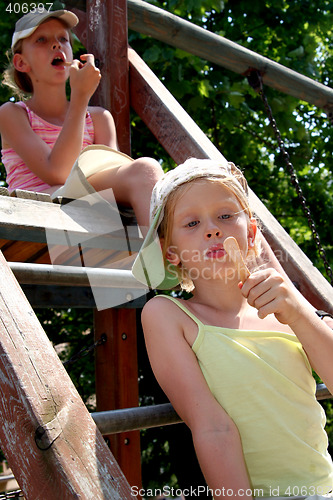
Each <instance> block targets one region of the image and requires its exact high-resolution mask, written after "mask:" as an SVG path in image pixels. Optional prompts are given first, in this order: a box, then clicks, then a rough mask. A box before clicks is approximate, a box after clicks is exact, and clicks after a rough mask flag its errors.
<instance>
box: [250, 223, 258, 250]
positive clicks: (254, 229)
mask: <svg viewBox="0 0 333 500" xmlns="http://www.w3.org/2000/svg"><path fill="white" fill-rule="evenodd" d="M257 229H258V226H257V221H256V219H255V218H254V217H251V219H250V224H249V233H248V242H249V247H254V241H255V238H256V234H257Z"/></svg>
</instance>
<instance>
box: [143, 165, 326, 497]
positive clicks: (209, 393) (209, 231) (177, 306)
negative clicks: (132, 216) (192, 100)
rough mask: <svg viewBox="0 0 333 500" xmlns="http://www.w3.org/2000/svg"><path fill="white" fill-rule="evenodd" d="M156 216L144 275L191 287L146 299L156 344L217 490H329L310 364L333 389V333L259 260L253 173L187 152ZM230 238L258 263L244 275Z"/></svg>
mask: <svg viewBox="0 0 333 500" xmlns="http://www.w3.org/2000/svg"><path fill="white" fill-rule="evenodd" d="M151 221H152V223H151V227H150V230H149V232H148V234H147V237H146V240H145V243H144V245H143V247H142V250H141V252H140V254H139V256H138V258H137V260H136V262H135V263H134V266H133V273H134V275H135V276H136V277H137V279H139V280H140V281H142V282H144V283H146V284H148V285H150V286H152V287H153V288H154V287H157V288H161V289H163V288H164V289H166V288H171V287H172V286H175V285H176V284H177V283H179V282H180V283H181V284H182V286H183V287H185V288H186V289H187V290H188V291H190V290H191V291H192V297H191V298H190V299H188V300H186V301H185V300H183V299H178V298H175V297H172V296H165V295H159V296H157V297H154V298H153V299H152V300H150V301H149V302H148V303H147V304H146V306H145V307H144V309H143V313H142V323H143V328H144V333H145V339H146V345H147V349H148V354H149V357H150V362H151V365H152V368H153V371H154V373H155V376H156V378H157V380H158V382H159V383H160V385H161V387H162V388H163V390H164V391H165V393H166V395H167V396H168V398H169V399H170V401H171V403H172V404H173V406H174V408H175V410H176V411H177V413H178V414H179V415H180V416H181V417H182V419H183V420H184V421H185V423H186V424H187V425H188V426H189V427H190V429H191V431H192V436H193V441H194V445H195V449H196V453H197V456H198V459H199V463H200V465H201V468H202V471H203V474H204V476H205V478H206V481H207V484H208V486H209V488H210V489H211V491H212V493H213V496H214V498H218V497H223V496H226V497H233V498H244V497H246V496H248V497H253V496H254V497H258V498H262V497H274V498H276V497H288V496H291V497H297V498H305V497H315V496H316V495H319V496H323V495H330V492H331V491H332V489H333V464H332V460H331V457H330V456H329V454H328V452H327V446H328V443H327V436H326V433H325V431H324V425H325V415H324V413H323V410H322V408H321V406H320V405H319V404H318V402H317V400H316V397H315V391H316V384H315V381H314V379H313V377H312V370H311V368H312V367H313V368H314V369H315V370H316V371H317V373H318V374H319V375H320V377H321V378H322V379H323V381H324V382H325V383H326V385H327V387H328V388H329V389H330V390H331V391H332V390H333V363H332V359H333V332H332V330H331V329H330V328H329V327H328V326H327V325H326V324H325V323H324V322H323V321H321V320H320V318H319V317H318V316H317V315H316V314H315V312H314V310H313V309H312V308H311V306H309V304H308V303H307V302H306V301H305V300H304V299H303V297H302V296H301V295H300V294H299V293H298V292H297V290H296V289H294V287H293V286H292V285H291V284H290V283H289V282H288V281H287V280H286V279H285V278H284V277H283V276H281V275H280V274H279V273H278V272H277V271H276V270H274V269H269V268H259V269H257V270H256V259H257V256H258V255H259V254H260V248H259V245H260V238H259V230H258V227H257V222H256V219H255V218H254V216H253V214H252V212H251V209H250V207H249V204H248V198H247V184H246V180H245V178H244V176H243V175H242V173H241V172H240V171H239V170H238V169H237V168H236V167H235V166H234V165H233V164H232V163H228V162H222V163H218V162H216V161H210V160H197V159H190V160H187V161H186V162H185V163H184V164H183V165H180V166H178V167H177V168H175V169H174V170H172V171H170V172H168V173H167V174H165V175H164V176H163V177H162V178H161V179H160V180H159V181H158V183H157V184H156V186H155V188H154V190H153V194H152V200H151ZM228 237H234V238H235V239H236V241H237V242H238V245H239V249H240V252H241V255H242V257H243V259H244V261H245V262H246V265H247V267H248V268H249V269H250V272H251V274H250V275H248V273H245V275H244V276H243V278H242V279H243V281H241V275H242V273H243V271H244V269H245V266H244V264H242V262H241V261H240V262H239V261H238V260H237V259H236V260H235V258H234V256H233V255H232V254H231V253H230V254H228V253H227V252H226V249H225V246H224V242H225V240H226V239H227V238H228ZM161 247H162V249H163V255H161Z"/></svg>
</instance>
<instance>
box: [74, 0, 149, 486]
mask: <svg viewBox="0 0 333 500" xmlns="http://www.w3.org/2000/svg"><path fill="white" fill-rule="evenodd" d="M73 11H74V12H75V13H76V14H77V15H78V16H79V19H80V23H79V25H78V27H77V28H76V29H75V32H76V34H77V36H78V37H79V38H80V40H81V41H82V43H84V45H85V46H86V49H87V51H88V52H91V53H93V54H94V55H95V58H96V59H97V60H98V63H99V68H100V70H101V73H102V79H101V83H100V85H99V88H98V89H97V91H96V93H95V96H94V100H93V104H96V105H99V106H103V107H104V108H106V109H109V110H110V111H111V113H112V116H113V118H114V120H115V124H116V129H117V138H118V144H119V149H120V151H122V152H124V153H126V154H128V155H130V154H131V142H130V125H129V123H130V121H129V116H130V111H129V80H128V78H129V76H128V75H129V73H128V51H127V47H128V43H127V4H126V0H87V2H86V14H84V13H83V12H82V11H78V10H77V9H73ZM102 333H106V335H107V338H108V341H107V343H106V344H104V345H102V346H100V347H99V349H97V352H96V398H97V406H98V410H99V411H103V410H114V409H118V408H125V407H127V406H137V405H138V365H137V346H136V321H135V311H134V310H129V309H124V310H119V309H113V310H105V311H96V312H95V336H96V338H100V335H101V334H102ZM123 334H125V335H127V338H126V340H123V338H122V335H123ZM109 442H110V444H111V448H112V450H113V453H114V454H115V457H116V459H117V461H118V463H119V465H120V467H121V469H122V471H123V472H124V474H125V476H126V477H127V479H128V481H129V482H130V484H131V485H132V486H140V485H141V454H140V434H139V432H132V433H130V434H128V433H125V434H117V435H115V436H113V437H109Z"/></svg>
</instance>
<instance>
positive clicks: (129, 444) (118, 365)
mask: <svg viewBox="0 0 333 500" xmlns="http://www.w3.org/2000/svg"><path fill="white" fill-rule="evenodd" d="M94 323H95V328H94V330H95V339H96V340H97V339H99V338H100V337H101V335H102V334H105V335H106V337H107V341H106V342H105V343H104V344H103V345H101V346H99V348H98V349H97V351H96V356H95V371H96V401H97V411H105V410H115V409H120V408H128V407H131V406H138V404H139V388H138V359H137V333H136V330H137V329H136V311H135V310H133V309H131V310H129V309H106V310H104V311H98V312H96V313H95V322H94ZM107 439H108V441H109V443H110V447H111V450H112V452H113V453H114V455H115V456H116V457H117V461H118V463H119V465H121V469H122V471H123V473H124V474H125V476H126V478H127V480H128V482H129V483H130V484H131V485H132V486H141V467H140V456H141V451H140V433H139V432H138V431H136V432H125V433H121V434H117V435H108V436H107Z"/></svg>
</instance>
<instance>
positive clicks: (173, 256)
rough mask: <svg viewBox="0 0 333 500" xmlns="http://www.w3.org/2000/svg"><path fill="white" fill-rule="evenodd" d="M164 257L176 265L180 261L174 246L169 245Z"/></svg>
mask: <svg viewBox="0 0 333 500" xmlns="http://www.w3.org/2000/svg"><path fill="white" fill-rule="evenodd" d="M165 257H166V259H167V260H168V261H169V262H170V264H173V265H174V266H178V264H179V263H180V258H179V256H178V254H177V252H176V247H172V246H171V247H169V248H168V249H167V251H166V254H165Z"/></svg>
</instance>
